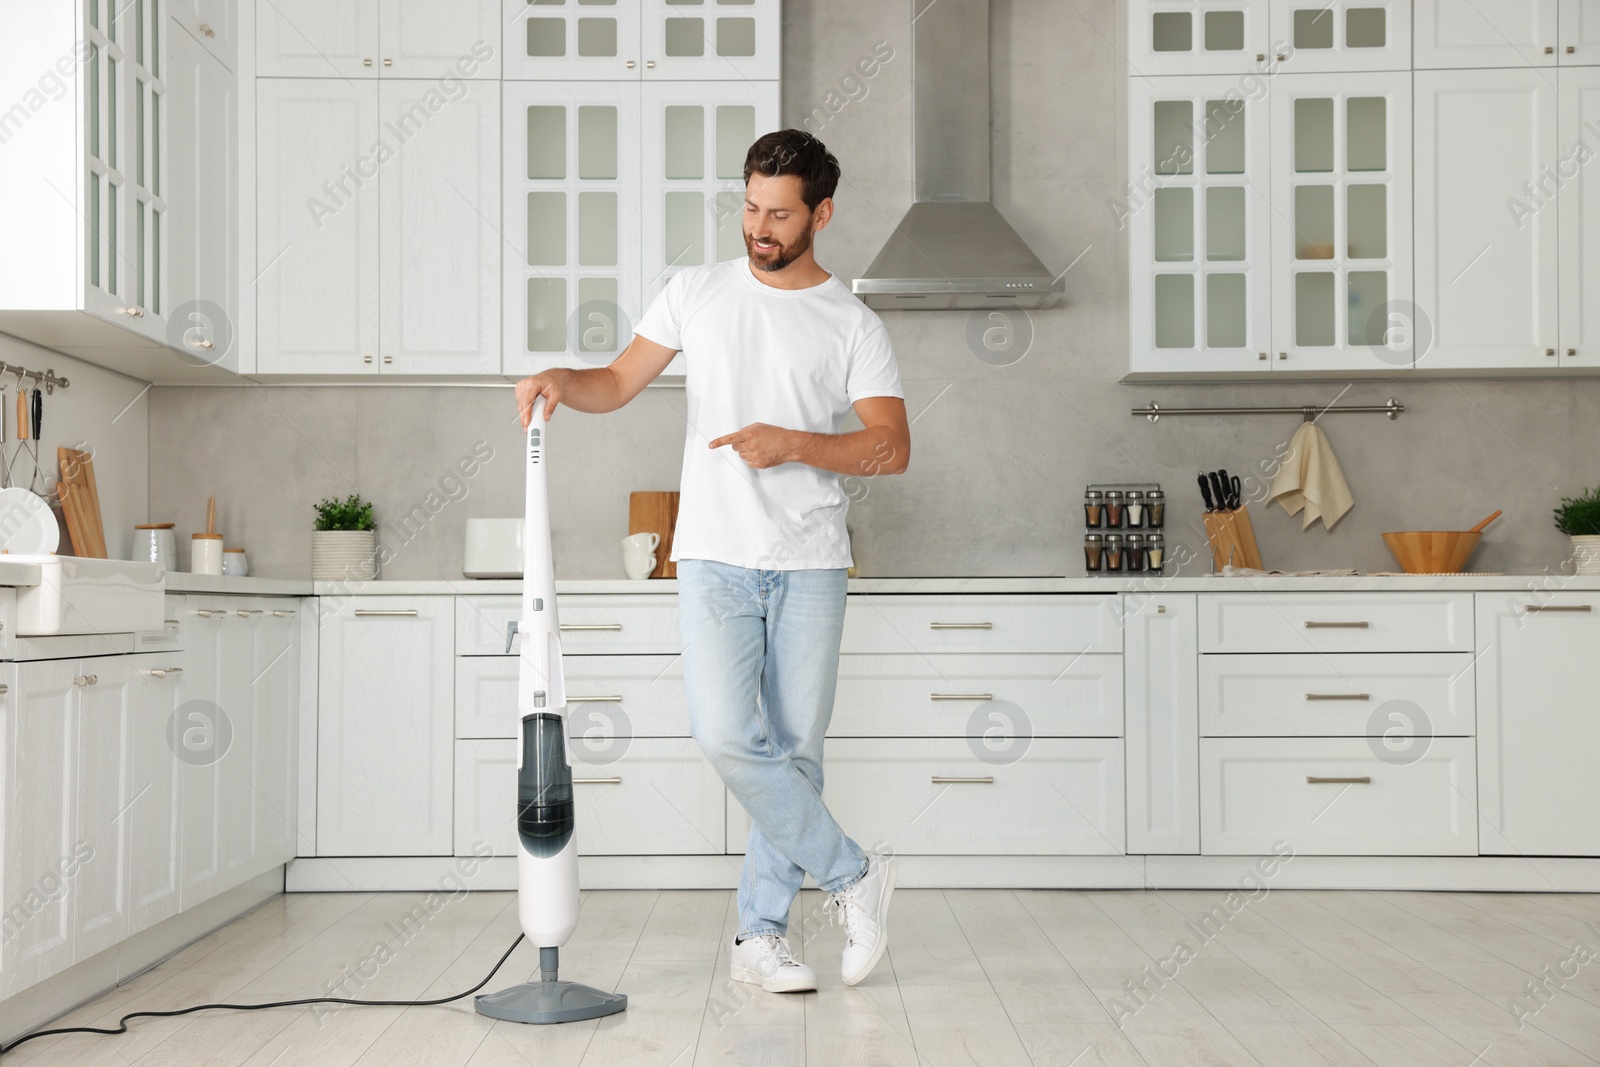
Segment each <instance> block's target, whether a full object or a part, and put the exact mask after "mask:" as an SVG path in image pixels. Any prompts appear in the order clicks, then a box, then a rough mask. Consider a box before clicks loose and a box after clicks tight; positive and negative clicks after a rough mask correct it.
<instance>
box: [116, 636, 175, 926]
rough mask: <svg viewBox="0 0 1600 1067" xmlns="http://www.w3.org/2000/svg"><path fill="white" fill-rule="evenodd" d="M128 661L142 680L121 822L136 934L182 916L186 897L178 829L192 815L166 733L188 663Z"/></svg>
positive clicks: (166, 656)
mask: <svg viewBox="0 0 1600 1067" xmlns="http://www.w3.org/2000/svg"><path fill="white" fill-rule="evenodd" d="M126 660H127V661H130V662H128V663H125V664H124V665H123V667H122V669H123V670H124V671H126V672H128V673H129V674H130V675H134V676H136V678H137V683H136V684H134V685H132V686H130V688H131V689H132V691H133V693H134V694H135V699H134V701H133V705H132V707H131V709H130V710H129V716H128V766H127V775H128V781H127V803H128V808H127V813H126V814H125V815H124V816H123V817H122V819H121V821H122V822H123V823H124V824H125V825H126V827H127V831H128V840H127V846H128V933H129V934H130V935H132V934H134V933H137V932H139V931H140V930H148V929H149V928H150V927H152V926H154V925H155V924H156V923H158V922H160V921H162V920H163V919H166V918H169V917H170V916H173V915H176V914H177V913H178V907H179V903H180V899H181V893H182V889H181V855H180V852H179V849H180V844H181V838H180V836H179V826H180V821H181V819H183V818H185V817H187V813H185V812H183V811H182V810H181V808H180V805H181V803H182V796H181V794H180V792H179V789H180V779H179V777H178V768H179V766H180V764H179V762H178V761H177V760H176V759H174V758H173V749H172V742H171V740H170V737H169V734H168V727H169V726H170V725H171V723H172V721H173V717H174V716H175V715H176V714H177V711H178V705H179V703H180V701H181V690H180V686H179V678H180V677H181V674H182V670H183V665H184V664H185V663H186V662H187V658H186V657H184V656H182V655H181V654H177V655H175V654H172V653H159V654H149V655H145V656H137V657H126ZM134 660H137V661H138V662H136V663H134V662H131V661H134ZM173 667H177V668H178V671H177V672H174V671H173V670H172V668H173ZM158 672H159V673H158Z"/></svg>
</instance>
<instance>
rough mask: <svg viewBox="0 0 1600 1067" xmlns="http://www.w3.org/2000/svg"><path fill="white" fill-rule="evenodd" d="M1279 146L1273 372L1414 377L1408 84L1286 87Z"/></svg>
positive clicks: (1325, 81)
mask: <svg viewBox="0 0 1600 1067" xmlns="http://www.w3.org/2000/svg"><path fill="white" fill-rule="evenodd" d="M1272 145H1273V149H1272V204H1273V235H1272V277H1273V281H1272V296H1273V299H1272V305H1273V324H1272V331H1273V337H1274V340H1275V344H1274V346H1273V357H1272V360H1271V362H1272V363H1273V365H1274V366H1275V367H1277V368H1280V369H1284V370H1293V371H1300V370H1310V371H1350V372H1377V371H1383V370H1386V369H1410V368H1411V366H1412V363H1413V360H1412V356H1411V351H1412V347H1411V346H1412V339H1413V337H1414V336H1415V331H1416V328H1417V324H1416V323H1415V322H1413V321H1412V320H1413V318H1414V312H1413V311H1412V309H1411V306H1410V301H1411V299H1412V278H1411V241H1412V223H1411V151H1412V141H1411V75H1410V74H1409V73H1404V74H1365V75H1357V74H1318V75H1307V76H1305V77H1303V78H1300V77H1297V78H1293V79H1279V80H1278V81H1276V82H1275V83H1274V85H1273V92H1272Z"/></svg>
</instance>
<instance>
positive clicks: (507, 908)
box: [5, 890, 1600, 1067]
mask: <svg viewBox="0 0 1600 1067" xmlns="http://www.w3.org/2000/svg"><path fill="white" fill-rule="evenodd" d="M1225 896H1226V894H1225V893H1224V892H1222V891H1192V892H1159V891H1149V892H1090V893H1085V892H1065V891H1017V892H1009V891H995V890H962V891H955V890H947V891H936V890H901V891H900V892H898V893H897V894H896V895H895V898H894V907H893V912H892V916H891V933H892V938H891V942H890V946H891V947H890V952H889V956H888V957H887V958H886V959H885V960H884V962H883V963H881V964H880V965H879V967H878V969H877V970H876V971H875V972H874V973H873V974H872V976H871V977H870V978H868V980H867V981H866V982H865V983H863V984H862V985H861V986H858V987H857V988H855V989H846V988H844V987H843V985H842V984H841V983H840V981H839V976H838V959H839V947H840V943H841V941H840V931H838V930H837V929H835V928H829V927H826V926H819V925H818V922H819V920H820V910H819V906H820V904H821V897H820V896H819V895H818V894H816V893H812V892H808V893H805V894H803V895H802V896H801V898H800V900H799V901H797V903H796V907H795V916H794V919H793V922H792V924H791V940H793V941H794V942H796V949H797V951H799V952H800V954H801V955H802V956H803V957H804V958H806V959H807V960H809V961H810V962H811V963H812V965H813V966H815V968H816V970H817V972H818V976H819V978H820V980H821V984H822V988H821V990H820V991H819V992H817V993H809V994H802V995H787V996H776V995H772V994H766V993H762V992H760V991H759V990H756V989H754V988H753V987H750V986H745V985H738V984H733V983H730V982H729V981H728V980H727V966H728V963H727V953H728V948H727V946H728V942H729V941H730V939H731V937H732V934H733V932H734V927H735V923H736V916H735V912H734V908H733V895H732V893H729V892H720V891H719V892H594V893H588V894H586V895H585V899H584V910H583V921H582V924H581V925H580V926H579V928H578V932H577V934H575V935H574V937H573V939H572V941H571V942H570V944H569V945H568V946H567V948H566V949H565V950H564V957H565V959H564V963H565V966H564V967H563V971H562V973H563V976H564V977H568V978H573V979H576V980H580V981H585V982H588V983H591V984H594V985H598V986H601V987H603V988H607V989H611V988H615V989H620V990H621V991H623V992H626V993H627V994H629V997H630V1001H629V1008H628V1011H627V1012H626V1014H624V1015H621V1016H614V1017H612V1018H609V1019H604V1020H599V1021H596V1022H587V1023H575V1024H569V1025H564V1026H559V1027H533V1026H523V1025H518V1024H514V1023H505V1022H493V1021H491V1020H488V1019H485V1018H482V1017H480V1016H478V1015H476V1014H474V1013H473V1011H472V1008H471V1000H470V998H469V999H468V1000H464V1001H459V1002H457V1003H455V1004H452V1005H447V1006H442V1007H431V1008H367V1007H347V1008H342V1009H317V1008H280V1009H272V1010H268V1011H261V1012H245V1013H238V1012H207V1013H204V1014H197V1015H192V1016H187V1017H182V1018H176V1019H141V1020H136V1021H135V1022H133V1023H132V1024H130V1029H131V1031H132V1032H131V1033H129V1034H126V1035H123V1036H121V1037H115V1038H103V1037H97V1036H90V1035H72V1036H68V1037H56V1038H42V1039H40V1040H38V1041H34V1042H31V1043H29V1044H27V1045H24V1046H22V1048H20V1049H18V1050H17V1051H16V1052H15V1053H13V1054H11V1055H9V1056H7V1057H6V1058H5V1062H6V1067H22V1065H23V1064H28V1065H33V1067H43V1065H47V1064H71V1065H73V1067H97V1065H103V1067H122V1065H124V1064H138V1065H139V1067H155V1065H163V1064H185V1065H188V1064H197V1065H198V1064H205V1065H231V1064H248V1065H250V1067H295V1065H306V1067H344V1065H352V1064H356V1065H360V1067H369V1065H376V1067H407V1065H411V1064H416V1065H419V1067H423V1065H425V1067H451V1065H470V1067H490V1065H497V1067H498V1065H524V1064H539V1065H541V1067H544V1065H549V1067H562V1065H579V1064H583V1065H598V1067H634V1065H652V1064H659V1065H663V1067H666V1065H672V1067H689V1065H691V1064H701V1063H733V1064H741V1065H756V1064H759V1065H785V1064H816V1065H819V1067H833V1065H836V1064H837V1065H847V1064H886V1065H900V1064H929V1065H935V1064H938V1065H942V1064H968V1063H973V1064H1034V1065H1044V1064H1059V1065H1072V1067H1092V1065H1104V1064H1117V1065H1125V1064H1142V1065H1149V1067H1166V1065H1169V1064H1215V1065H1219V1067H1239V1065H1249V1064H1262V1065H1264V1067H1292V1065H1300V1064H1363V1065H1367V1064H1383V1065H1388V1064H1394V1065H1397V1067H1400V1065H1403V1067H1427V1065H1431V1064H1441V1065H1448V1067H1487V1065H1491V1064H1492V1065H1505V1067H1530V1065H1540V1064H1548V1065H1555V1064H1595V1063H1600V960H1595V961H1593V962H1588V963H1586V964H1582V965H1579V964H1577V963H1575V962H1571V956H1572V951H1573V946H1574V945H1575V944H1576V943H1578V942H1580V941H1581V942H1582V943H1583V944H1584V945H1586V946H1588V947H1590V948H1592V949H1593V950H1595V951H1596V952H1600V896H1577V895H1562V896H1557V895H1542V894H1530V895H1502V894H1471V893H1462V894H1448V893H1357V892H1317V893H1314V892H1291V891H1288V890H1272V891H1271V892H1270V894H1268V895H1267V896H1265V897H1263V898H1262V899H1260V900H1257V901H1255V902H1253V903H1250V904H1249V905H1248V906H1245V907H1243V909H1242V910H1240V911H1239V912H1238V913H1237V914H1236V915H1234V916H1233V917H1231V918H1229V919H1226V920H1225V921H1218V922H1214V923H1213V929H1214V930H1215V932H1214V933H1212V934H1210V935H1206V934H1204V933H1201V934H1197V933H1196V932H1195V931H1194V930H1192V929H1190V928H1188V927H1187V926H1185V922H1186V921H1192V922H1198V920H1199V919H1200V917H1201V916H1202V915H1204V914H1205V913H1206V912H1208V911H1210V910H1211V909H1213V908H1217V907H1219V906H1222V905H1223V902H1224V897H1225ZM421 899H422V895H421V894H414V893H405V894H400V893H383V894H370V893H369V894H297V895H290V896H285V897H281V898H279V899H277V900H275V901H273V902H271V903H269V904H267V905H266V906H264V907H262V908H260V909H258V910H257V911H255V912H253V913H252V914H250V915H248V916H245V917H244V918H242V919H240V920H239V921H238V922H235V923H233V924H231V925H230V926H228V927H226V928H224V929H222V930H219V931H217V932H216V933H215V934H213V935H211V936H210V937H207V938H206V939H204V940H203V941H201V942H198V943H196V944H195V945H193V946H191V947H190V948H188V949H186V950H185V951H184V952H182V953H181V954H179V955H177V956H175V957H174V958H173V959H171V960H169V961H167V962H166V963H165V964H163V965H162V966H160V967H158V968H156V969H154V970H152V971H150V972H149V973H147V974H145V975H142V976H141V977H139V978H138V979H136V980H134V981H133V982H131V983H129V984H128V985H126V986H123V987H121V988H119V989H116V990H114V991H112V992H111V993H108V994H107V995H106V996H104V997H102V998H100V999H99V1000H97V1001H95V1002H94V1003H92V1004H89V1005H87V1006H85V1007H84V1008H83V1009H82V1010H80V1011H78V1012H76V1013H74V1015H72V1016H69V1017H68V1019H64V1020H62V1021H61V1022H59V1023H57V1024H56V1025H70V1024H72V1023H77V1024H90V1025H100V1026H108V1025H114V1021H115V1019H116V1018H117V1016H119V1015H120V1014H122V1013H123V1012H126V1011H131V1010H135V1009H139V1008H172V1007H181V1006H185V1005H188V1004H193V1003H199V1002H203V1001H206V1000H215V999H221V998H228V999H233V1000H240V1001H264V1000H275V999H286V998H292V997H305V996H313V995H318V994H324V993H325V992H326V990H327V987H328V986H329V985H331V984H334V983H337V982H338V981H339V980H340V979H341V978H342V977H343V976H344V975H345V974H346V973H347V972H346V968H349V970H350V971H351V972H354V971H356V970H357V969H358V968H363V961H366V960H374V959H376V960H380V961H382V962H379V963H377V964H376V965H373V964H368V965H366V966H365V967H364V973H365V974H366V975H367V976H369V977H370V980H369V981H365V982H361V980H360V979H359V978H358V979H356V980H355V981H352V982H351V984H350V985H349V986H348V987H347V989H346V991H345V994H344V995H347V996H352V997H359V998H368V999H384V998H419V997H437V996H443V995H447V994H449V993H454V992H459V991H461V990H464V989H467V988H470V987H471V986H472V985H473V984H475V983H476V982H478V981H479V980H480V979H482V978H483V976H484V975H485V974H486V973H487V972H488V970H489V968H490V967H491V966H492V965H493V963H494V961H495V960H496V959H498V958H499V956H500V954H501V953H503V952H504V951H505V948H506V946H507V945H509V944H510V943H511V940H512V939H513V938H514V937H515V936H516V933H517V925H516V908H515V903H514V897H513V895H512V894H509V893H480V894H472V895H468V896H464V897H462V898H459V899H456V900H453V901H450V902H449V903H448V904H447V905H446V906H445V907H443V908H442V909H441V910H440V911H439V912H438V913H437V914H436V915H434V916H433V917H431V918H430V919H429V920H428V921H427V922H426V923H425V924H424V925H423V926H422V927H421V929H420V932H418V933H416V934H415V935H414V936H413V937H410V938H409V939H405V938H400V937H397V936H396V933H395V930H396V929H397V928H398V927H399V925H400V923H401V921H402V919H403V917H404V916H405V915H406V913H407V912H408V911H409V910H410V909H411V908H412V907H413V905H415V904H416V903H417V902H418V901H420V900H421ZM1222 914H1226V912H1223V913H1222ZM1589 923H1592V924H1594V925H1593V926H1592V927H1588V928H1586V924H1589ZM390 924H394V925H393V926H391V925H390ZM802 929H804V930H805V931H806V933H805V935H804V944H803V945H802V944H800V942H801V941H802V939H803V938H802V934H801V931H802ZM1178 941H1184V942H1186V943H1187V944H1188V945H1189V946H1190V947H1191V948H1192V949H1193V950H1194V951H1193V958H1192V959H1191V960H1189V961H1187V962H1185V963H1183V964H1182V965H1181V967H1180V969H1179V970H1178V972H1177V975H1176V978H1175V979H1173V980H1170V981H1168V980H1165V979H1163V980H1162V981H1163V982H1164V985H1162V986H1160V987H1157V986H1156V985H1155V983H1154V982H1149V983H1147V987H1146V988H1147V992H1146V993H1145V994H1144V995H1143V998H1142V1006H1141V1001H1140V1000H1136V999H1134V998H1133V997H1131V996H1129V995H1128V993H1127V992H1126V991H1125V988H1124V986H1123V983H1124V982H1125V981H1130V980H1134V981H1137V980H1140V979H1142V975H1141V973H1140V972H1141V969H1142V968H1144V967H1146V966H1149V967H1150V969H1151V973H1157V971H1156V968H1157V962H1156V961H1157V960H1159V959H1161V958H1163V957H1167V956H1168V955H1169V954H1170V953H1171V951H1172V948H1173V946H1174V944H1175V943H1176V942H1178ZM385 944H386V945H387V948H388V950H389V951H388V953H385V954H383V955H381V956H377V957H375V956H374V951H375V948H376V947H377V946H379V945H385ZM1173 966H1174V964H1172V963H1169V964H1168V965H1167V968H1168V971H1169V972H1170V970H1171V969H1172V967H1173ZM1546 966H1548V967H1549V968H1550V973H1551V974H1559V973H1560V972H1562V971H1565V973H1566V974H1568V975H1571V974H1572V973H1573V970H1574V968H1576V976H1575V977H1571V978H1570V979H1567V980H1566V984H1565V988H1561V989H1557V988H1556V987H1555V986H1554V985H1552V986H1551V989H1552V991H1553V998H1552V999H1550V1000H1549V1001H1548V1003H1546V1004H1545V1006H1544V1007H1543V1008H1542V1010H1540V1011H1539V1012H1538V1014H1536V1015H1533V1016H1532V1017H1531V1018H1529V1019H1528V1020H1527V1021H1526V1025H1525V1026H1523V1027H1521V1028H1520V1029H1519V1027H1518V1025H1517V1021H1516V1019H1514V1018H1513V1016H1512V1014H1511V1013H1510V1011H1509V1010H1508V1008H1507V1007H1506V1004H1507V1001H1508V1000H1510V999H1511V998H1512V997H1514V996H1517V995H1518V994H1519V993H1521V991H1522V986H1523V983H1524V982H1526V981H1528V980H1529V979H1531V978H1533V977H1536V976H1538V975H1539V974H1540V973H1541V970H1542V969H1543V968H1544V967H1546ZM534 969H535V953H533V952H532V951H531V950H530V949H528V947H527V945H526V944H524V945H522V946H520V947H519V948H518V950H517V953H516V955H514V956H513V957H512V959H511V960H510V961H508V962H507V964H506V966H505V967H504V968H502V970H501V972H500V973H499V974H498V975H497V976H496V977H495V978H494V979H493V980H492V981H491V982H490V983H489V985H488V987H487V989H489V990H494V989H499V988H501V987H503V986H506V985H509V984H512V983H513V982H516V981H521V980H523V979H525V978H527V977H529V976H530V974H531V973H532V972H533V970H534ZM1558 980H1560V979H1558ZM1119 1003H1120V1005H1121V1007H1122V1008H1125V1009H1129V1010H1131V1009H1134V1008H1137V1009H1138V1010H1137V1011H1136V1012H1134V1013H1133V1014H1131V1015H1127V1016H1124V1015H1122V1013H1121V1010H1120V1009H1119V1007H1118V1005H1119ZM1529 1008H1530V1010H1531V1008H1532V1002H1529ZM324 1010H326V1011H327V1013H326V1014H321V1012H322V1011H324ZM1119 1021H1120V1025H1119Z"/></svg>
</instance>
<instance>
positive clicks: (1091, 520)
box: [1083, 489, 1106, 529]
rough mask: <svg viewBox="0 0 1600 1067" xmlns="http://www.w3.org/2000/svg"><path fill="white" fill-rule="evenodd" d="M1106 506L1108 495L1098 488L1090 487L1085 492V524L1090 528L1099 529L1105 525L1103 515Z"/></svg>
mask: <svg viewBox="0 0 1600 1067" xmlns="http://www.w3.org/2000/svg"><path fill="white" fill-rule="evenodd" d="M1105 507H1106V495H1105V494H1104V493H1102V492H1101V491H1100V490H1098V489H1090V490H1088V491H1087V492H1085V493H1084V494H1083V524H1084V525H1085V526H1087V527H1089V528H1090V529H1099V528H1100V527H1101V526H1104V525H1105V522H1104V521H1103V516H1104V513H1105Z"/></svg>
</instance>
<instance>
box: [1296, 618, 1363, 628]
mask: <svg viewBox="0 0 1600 1067" xmlns="http://www.w3.org/2000/svg"><path fill="white" fill-rule="evenodd" d="M1371 625H1372V624H1371V623H1367V622H1312V621H1309V620H1308V621H1307V622H1306V629H1308V630H1365V629H1367V628H1369V627H1370V626H1371Z"/></svg>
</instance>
